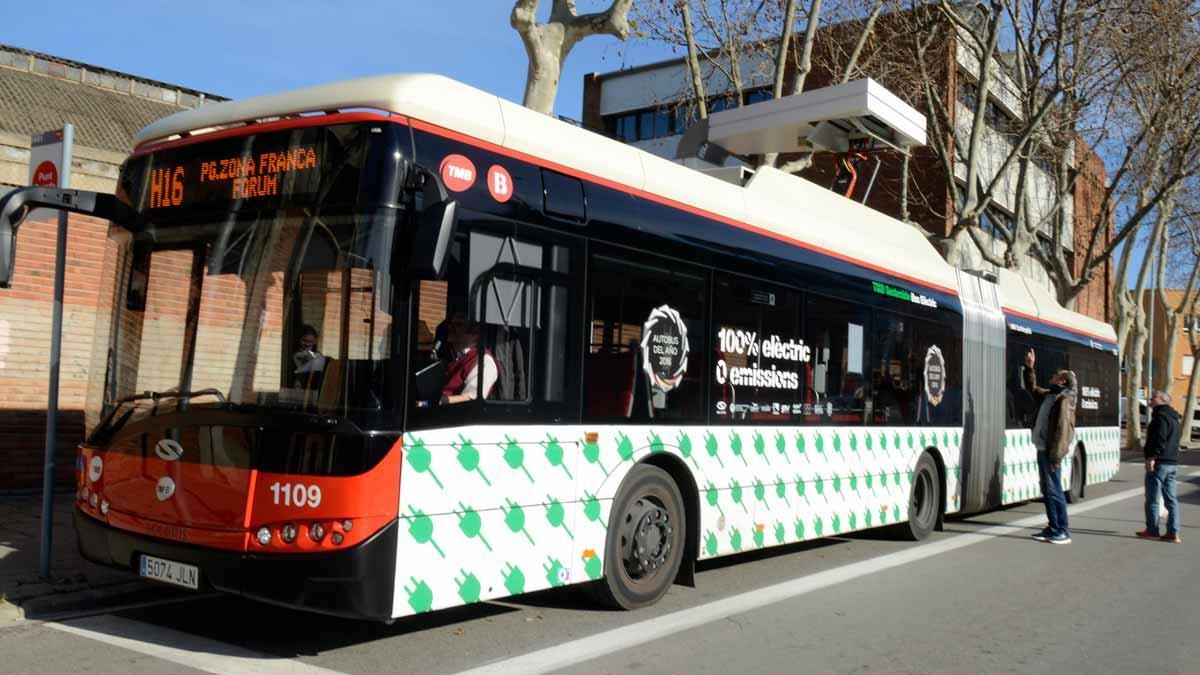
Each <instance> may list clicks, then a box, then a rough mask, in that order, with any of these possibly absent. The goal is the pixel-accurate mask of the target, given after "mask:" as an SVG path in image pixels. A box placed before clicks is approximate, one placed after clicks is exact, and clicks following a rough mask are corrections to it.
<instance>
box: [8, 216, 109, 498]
mask: <svg viewBox="0 0 1200 675" xmlns="http://www.w3.org/2000/svg"><path fill="white" fill-rule="evenodd" d="M56 230H57V226H56V224H55V223H54V222H52V221H41V220H39V221H30V222H26V223H25V224H24V225H23V226H22V227H21V229H20V234H19V235H18V238H17V255H16V269H15V271H14V274H13V284H12V288H9V289H0V335H7V339H0V462H3V464H4V466H5V467H6V470H5V471H3V472H0V490H9V489H16V488H32V487H37V486H40V485H41V475H42V457H43V448H44V434H45V425H46V399H47V391H48V379H49V361H50V358H49V347H50V329H51V320H52V312H53V298H54V246H55V237H56ZM68 232H69V236H68V240H67V255H68V265H67V270H66V277H65V278H66V285H65V292H64V305H63V343H62V359H61V366H60V375H59V382H60V385H59V409H60V412H59V420H60V423H59V431H58V445H57V454H56V456H57V460H56V461H57V469H58V471H57V475H58V477H59V479H60V480H63V481H64V482H68V481H70V479H71V472H72V471H73V469H74V452H75V446H76V445H77V444H78V443H79V442H80V441H81V440H82V439H83V434H84V430H85V428H86V426H87V425H89V424H94V423H95V421H96V415H97V414H98V406H97V405H94V404H93V402H94V401H96V400H97V398H98V394H99V393H100V392H99V388H98V386H97V382H99V383H100V384H101V385H102V383H103V377H102V374H103V363H104V358H105V353H106V351H107V350H106V346H107V340H108V331H109V324H110V321H111V318H112V315H111V292H110V290H109V289H111V288H112V285H113V273H114V270H115V268H116V262H117V261H116V258H117V254H118V252H119V246H118V245H117V243H116V233H115V232H110V228H109V225H108V223H107V222H105V221H101V220H97V219H94V218H86V217H83V216H74V215H73V216H71V219H70V226H69V229H68ZM98 345H105V347H104V348H101V349H100V350H99V353H97V346H98Z"/></svg>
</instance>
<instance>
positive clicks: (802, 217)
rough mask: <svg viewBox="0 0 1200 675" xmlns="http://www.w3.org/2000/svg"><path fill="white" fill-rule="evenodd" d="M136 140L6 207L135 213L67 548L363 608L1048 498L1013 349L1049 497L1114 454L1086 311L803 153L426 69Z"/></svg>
mask: <svg viewBox="0 0 1200 675" xmlns="http://www.w3.org/2000/svg"><path fill="white" fill-rule="evenodd" d="M136 143H137V146H136V150H135V152H134V153H133V155H132V156H131V157H130V158H129V160H128V161H127V162H126V163H125V165H124V166H123V168H122V171H121V175H120V181H119V189H118V194H117V199H116V200H112V199H111V198H109V199H104V198H102V196H96V195H91V196H90V197H89V196H88V195H82V194H81V193H69V195H68V196H67V197H63V196H62V195H58V197H57V198H56V199H52V197H53V196H54V195H50V193H49V192H47V191H45V190H42V191H40V192H39V191H37V190H34V189H26V190H24V191H18V192H16V193H14V194H13V195H10V197H9V198H8V202H7V206H6V208H5V209H4V211H3V213H4V214H5V216H4V218H9V216H10V215H11V214H14V213H16V212H17V211H19V210H22V209H23V208H24V207H23V206H21V205H20V204H21V203H22V202H21V200H24V202H23V203H24V204H25V206H28V205H30V204H33V203H38V204H43V205H44V204H45V203H49V202H52V201H53V202H55V203H57V204H58V205H59V206H60V207H61V206H63V205H64V204H65V205H66V207H67V208H70V209H73V210H83V211H88V210H89V209H90V210H91V212H93V213H97V214H100V215H105V216H107V217H110V218H113V219H114V220H115V221H116V222H118V224H120V225H122V226H123V227H124V228H125V230H127V231H128V242H127V245H125V247H124V249H123V254H122V256H121V259H120V261H119V269H120V274H119V284H120V286H119V290H118V294H119V295H118V302H117V303H116V307H115V309H114V314H113V317H112V321H111V343H110V344H111V347H110V350H109V353H110V357H109V362H108V368H107V374H106V379H105V384H104V387H105V400H106V404H105V410H104V413H103V416H102V421H101V422H100V423H99V424H98V425H97V426H96V427H95V429H94V430H93V431H92V432H91V434H90V436H89V438H88V439H87V441H86V443H84V444H83V446H82V447H81V448H80V450H79V457H78V503H77V512H76V527H77V530H78V539H79V546H80V548H81V550H82V552H83V554H84V555H85V556H86V557H88V558H89V559H91V560H94V561H97V562H101V563H104V564H108V565H115V566H119V567H125V568H129V569H131V570H133V571H135V572H136V573H137V574H140V575H141V576H143V577H148V578H152V579H157V580H160V581H165V582H170V583H174V584H178V585H183V586H187V587H190V588H201V589H211V588H215V589H219V590H221V591H226V592H230V593H237V594H242V595H245V596H249V597H253V598H258V599H261V600H265V601H269V602H274V603H281V604H285V605H290V606H295V607H301V608H305V609H309V610H314V611H320V612H327V613H332V614H339V615H345V616H354V617H366V618H374V619H392V618H395V617H401V616H405V615H409V614H413V613H418V612H427V611H430V610H437V609H441V608H446V607H451V606H455V605H462V604H465V603H473V602H478V601H481V600H488V599H492V598H498V597H502V596H509V595H514V594H519V593H524V592H530V591H536V590H539V589H546V588H550V587H557V586H563V585H568V584H591V585H592V587H593V588H594V589H595V590H596V591H597V592H598V594H599V595H600V596H601V598H602V599H604V600H606V601H608V602H610V603H611V604H614V605H616V606H620V607H625V608H633V607H640V606H644V605H647V604H650V603H653V602H655V601H656V600H658V599H659V598H660V597H661V596H662V595H663V594H664V593H665V592H666V590H667V588H668V587H669V586H670V585H671V584H672V583H676V582H678V583H684V584H690V583H692V582H693V579H692V571H693V566H694V563H695V561H697V560H704V559H709V558H715V557H719V556H726V555H731V554H736V553H738V552H742V551H750V550H753V549H759V548H763V547H770V546H777V545H784V544H791V543H794V542H798V541H802V540H808V539H813V538H820V537H829V536H833V535H839V534H845V533H848V532H852V531H856V530H862V529H867V528H875V527H880V526H889V527H892V528H894V529H896V530H897V531H898V533H900V534H902V535H905V536H907V537H910V538H913V539H920V538H922V537H924V536H926V535H927V534H929V533H930V532H931V531H932V530H934V529H935V528H937V527H939V526H940V524H941V522H942V518H943V516H944V515H945V514H953V513H960V512H963V513H966V512H976V511H981V510H986V509H990V508H994V507H997V506H1000V505H1002V504H1009V503H1014V502H1020V501H1023V500H1029V499H1033V498H1036V497H1037V496H1038V495H1039V488H1038V479H1037V475H1038V473H1037V465H1036V461H1035V450H1034V447H1033V445H1032V443H1031V440H1030V432H1029V427H1028V424H1029V422H1028V418H1029V411H1030V406H1031V404H1030V402H1029V394H1028V393H1027V392H1026V391H1025V390H1024V388H1023V387H1022V386H1021V378H1020V367H1021V364H1022V363H1023V362H1024V360H1025V359H1026V358H1027V356H1026V354H1027V352H1028V351H1029V350H1030V349H1032V350H1033V351H1034V354H1035V358H1036V369H1037V371H1038V375H1039V380H1040V381H1042V382H1045V381H1046V380H1047V379H1048V378H1049V375H1050V373H1051V372H1053V370H1054V369H1056V368H1059V367H1069V368H1072V369H1074V370H1075V371H1076V373H1077V375H1078V379H1079V385H1080V386H1079V396H1078V412H1077V418H1078V430H1077V439H1076V443H1075V450H1074V453H1073V455H1072V456H1071V457H1070V458H1069V459H1068V460H1067V462H1066V465H1065V473H1064V484H1065V486H1066V487H1067V488H1068V489H1069V490H1070V491H1071V493H1072V496H1073V497H1075V498H1080V497H1082V495H1083V491H1084V489H1085V486H1086V485H1088V484H1093V483H1096V482H1099V481H1105V480H1108V479H1109V478H1111V477H1112V476H1113V475H1114V473H1115V472H1116V470H1117V466H1118V427H1117V378H1118V365H1117V356H1116V350H1115V344H1114V334H1113V331H1112V329H1111V328H1110V327H1109V326H1107V325H1104V324H1102V323H1100V322H1097V321H1094V320H1092V319H1089V318H1087V317H1084V316H1081V315H1078V314H1075V313H1072V312H1069V311H1066V310H1064V309H1062V308H1061V307H1060V306H1058V305H1057V304H1056V303H1055V302H1054V300H1053V298H1051V297H1050V296H1049V295H1047V294H1046V293H1045V292H1043V291H1041V290H1039V289H1037V288H1033V287H1031V286H1028V285H1027V284H1025V283H1024V282H1023V281H1022V280H1021V279H1020V278H1019V277H1016V276H1012V275H1009V274H1007V273H1002V274H1001V275H1000V276H999V279H998V283H993V282H991V281H987V280H984V279H983V278H981V277H979V276H974V275H971V274H967V273H963V272H959V271H956V270H955V269H953V268H951V267H949V266H947V265H946V263H945V262H944V261H943V260H942V259H941V258H940V257H939V256H938V254H937V253H936V252H935V250H934V249H933V248H932V247H931V246H930V245H929V244H928V243H927V241H926V240H925V238H924V237H923V236H922V235H921V234H920V233H918V232H917V231H916V230H914V229H912V228H910V227H908V226H906V225H904V224H901V223H899V222H897V221H895V220H892V219H890V218H888V217H886V216H884V215H882V214H880V213H878V212H875V211H873V210H871V209H868V208H866V207H864V206H862V205H860V204H858V203H855V202H852V201H850V200H848V199H845V198H843V197H841V196H839V195H836V194H833V193H832V192H829V191H827V190H824V189H822V188H820V187H817V186H816V185H814V184H812V183H809V182H807V181H805V180H802V179H800V178H796V177H793V176H790V175H787V174H784V173H781V172H778V171H775V170H773V169H769V168H764V169H760V170H758V171H757V172H755V173H754V174H753V175H752V176H750V177H749V179H748V180H741V179H738V180H735V181H733V182H730V181H727V180H721V179H718V178H716V177H713V176H710V175H706V174H705V173H703V172H700V171H696V170H692V169H689V168H685V167H683V166H681V165H678V164H674V163H671V162H668V161H666V160H663V159H660V158H657V157H654V156H651V155H649V154H646V153H644V152H641V151H639V150H637V149H634V148H632V147H629V146H626V145H623V144H620V143H617V142H615V141H612V140H609V139H606V138H603V137H601V136H598V135H595V134H593V133H590V132H588V131H585V130H582V129H579V128H576V127H573V126H571V125H568V124H565V123H562V122H559V121H556V120H554V119H551V118H549V117H547V116H543V115H540V114H537V113H534V112H531V111H529V110H526V109H524V108H521V107H519V106H517V105H514V104H511V103H509V102H507V101H504V100H501V99H498V98H497V97H495V96H491V95H488V94H485V93H483V92H481V91H478V90H475V89H472V88H469V87H466V86H464V85H461V84H458V83H455V82H453V81H450V80H447V79H445V78H442V77H437V76H430V75H397V76H386V77H375V78H368V79H363V80H357V81H352V82H345V83H339V84H332V85H327V86H320V87H314V88H311V89H305V90H301V91H296V92H291V93H285V94H280V95H272V96H264V97H260V98H253V99H249V100H244V101H236V102H229V103H218V104H213V105H206V106H203V107H201V108H198V109H196V110H192V111H188V112H182V113H179V114H177V115H174V116H171V117H168V118H166V119H164V120H161V121H159V122H157V123H155V124H153V125H151V126H150V127H148V128H146V129H145V130H144V131H142V132H141V133H140V134H139V135H138V136H137V138H136ZM39 200H40V201H39ZM8 223H9V221H8V220H5V221H4V223H2V224H5V225H7V224H8ZM18 250H19V249H18Z"/></svg>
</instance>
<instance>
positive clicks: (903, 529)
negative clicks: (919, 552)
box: [896, 452, 942, 541]
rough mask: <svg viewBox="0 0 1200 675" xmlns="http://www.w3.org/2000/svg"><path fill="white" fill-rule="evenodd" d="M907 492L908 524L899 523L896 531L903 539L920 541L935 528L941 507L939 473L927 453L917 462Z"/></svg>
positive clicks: (935, 464)
mask: <svg viewBox="0 0 1200 675" xmlns="http://www.w3.org/2000/svg"><path fill="white" fill-rule="evenodd" d="M908 490H909V492H908V522H906V523H901V524H900V525H898V526H897V527H896V530H897V533H898V534H899V535H900V536H901V537H902V538H904V539H908V540H910V541H920V540H922V539H924V538H926V537H928V536H929V533H930V532H933V529H934V528H935V527H937V522H938V515H939V514H938V511H939V510H940V509H941V505H942V480H941V478H940V472H939V471H938V468H937V463H936V462H934V461H933V457H932V456H931V455H930V454H929V453H928V452H926V453H923V454H922V455H921V457H920V459H918V460H917V466H916V467H915V468H914V469H913V477H912V483H911V485H910V486H909V489H908Z"/></svg>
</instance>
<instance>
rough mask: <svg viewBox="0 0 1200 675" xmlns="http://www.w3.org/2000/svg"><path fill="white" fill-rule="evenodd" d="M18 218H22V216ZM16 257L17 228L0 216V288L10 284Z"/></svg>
mask: <svg viewBox="0 0 1200 675" xmlns="http://www.w3.org/2000/svg"><path fill="white" fill-rule="evenodd" d="M20 220H24V216H22V217H21V219H20ZM18 222H19V221H18ZM16 258H17V228H16V226H15V225H13V224H12V221H10V220H9V219H8V218H6V217H4V216H0V288H8V287H9V286H10V285H12V276H13V264H14V263H15V262H16Z"/></svg>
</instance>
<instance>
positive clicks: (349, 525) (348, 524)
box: [342, 518, 354, 532]
mask: <svg viewBox="0 0 1200 675" xmlns="http://www.w3.org/2000/svg"><path fill="white" fill-rule="evenodd" d="M353 529H354V521H353V520H350V519H348V518H347V519H346V520H343V521H342V530H343V531H346V532H349V531H350V530H353Z"/></svg>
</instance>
